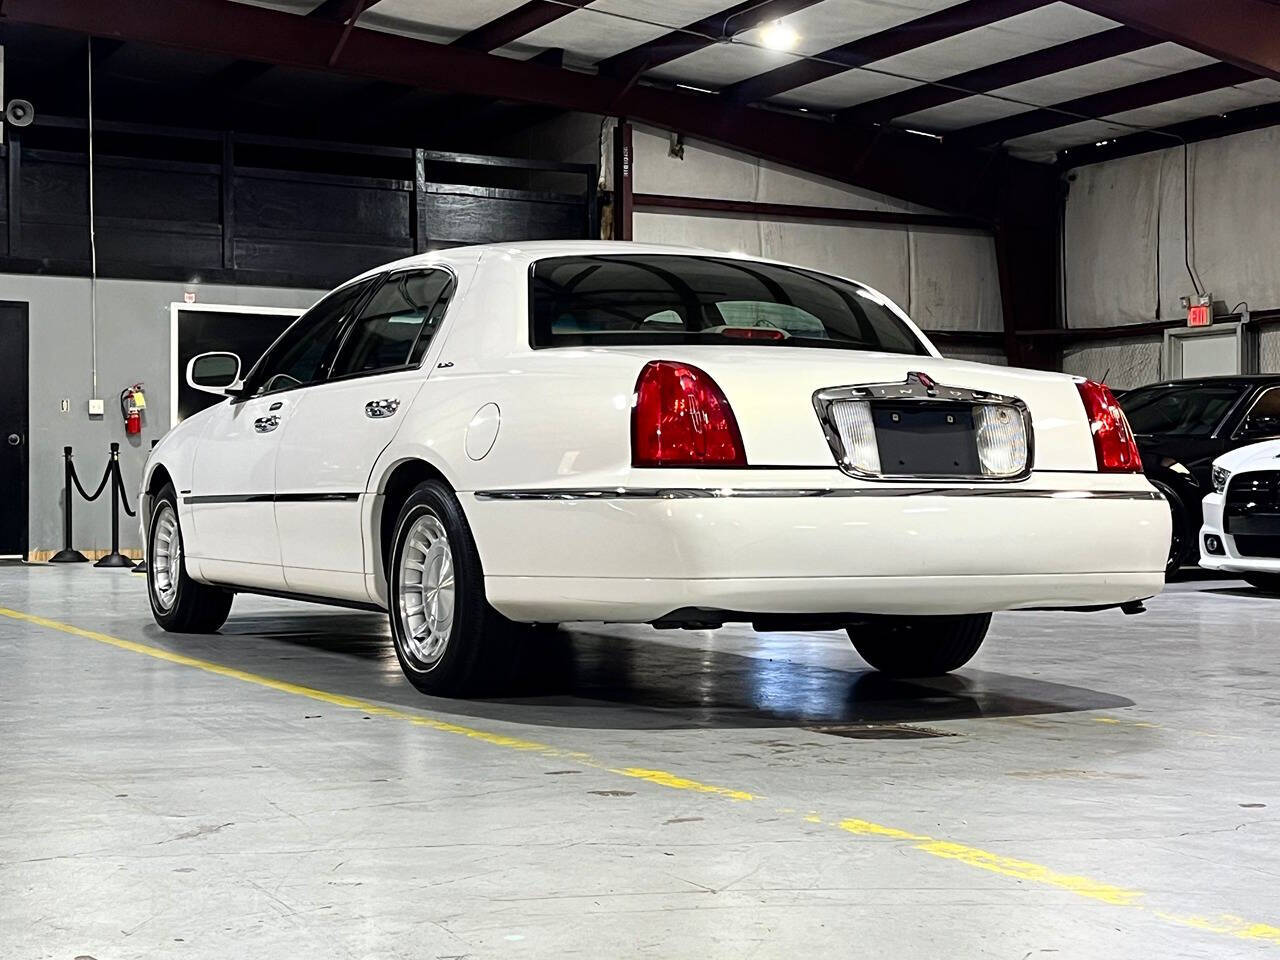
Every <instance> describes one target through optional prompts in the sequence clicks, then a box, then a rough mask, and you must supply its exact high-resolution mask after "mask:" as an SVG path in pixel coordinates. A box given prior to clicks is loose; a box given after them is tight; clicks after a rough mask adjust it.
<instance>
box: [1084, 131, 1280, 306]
mask: <svg viewBox="0 0 1280 960" xmlns="http://www.w3.org/2000/svg"><path fill="white" fill-rule="evenodd" d="M1278 157H1280V127H1271V128H1268V129H1265V130H1254V131H1250V132H1248V133H1239V134H1235V135H1232V136H1229V137H1221V138H1219V139H1216V140H1207V141H1204V142H1202V143H1193V144H1190V145H1189V146H1188V147H1187V156H1186V159H1187V161H1188V163H1187V166H1188V168H1189V180H1188V182H1189V183H1190V197H1191V202H1190V205H1189V207H1190V210H1189V212H1190V217H1189V219H1188V220H1187V221H1186V222H1187V223H1188V225H1189V227H1190V237H1191V244H1190V252H1191V259H1192V263H1193V265H1194V266H1195V268H1196V272H1197V273H1198V274H1199V276H1200V279H1201V281H1202V283H1203V285H1204V287H1205V288H1206V289H1207V290H1209V291H1210V292H1212V293H1213V295H1214V298H1215V299H1218V300H1224V301H1226V305H1227V307H1228V308H1230V307H1232V306H1233V305H1235V304H1236V303H1238V302H1239V301H1241V300H1244V301H1247V302H1248V303H1249V305H1250V307H1251V308H1252V309H1253V310H1263V309H1274V308H1277V307H1280V268H1278V259H1280V258H1278V255H1277V251H1280V162H1277V158H1278ZM1183 160H1184V157H1183V148H1182V147H1180V146H1179V147H1173V148H1170V149H1167V150H1161V151H1158V152H1155V153H1148V154H1141V155H1139V156H1136V157H1126V158H1123V159H1120V160H1113V161H1109V162H1107V163H1099V164H1093V165H1091V166H1086V167H1080V168H1078V169H1077V170H1075V171H1073V175H1074V177H1075V179H1074V181H1073V182H1071V184H1070V194H1069V195H1068V198H1067V215H1066V257H1065V272H1066V299H1067V305H1066V306H1067V325H1068V326H1070V327H1077V328H1080V327H1101V326H1112V325H1116V324H1123V323H1141V322H1145V321H1152V320H1170V319H1178V318H1181V317H1184V316H1185V315H1186V314H1185V311H1183V310H1182V308H1181V306H1180V304H1179V302H1178V298H1179V297H1181V296H1185V295H1189V294H1191V293H1192V292H1193V286H1192V283H1191V279H1190V277H1189V276H1188V274H1187V268H1186V265H1185V263H1184V244H1183V223H1184V217H1183V202H1184V191H1183Z"/></svg>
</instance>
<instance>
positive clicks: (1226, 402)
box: [1119, 374, 1280, 570]
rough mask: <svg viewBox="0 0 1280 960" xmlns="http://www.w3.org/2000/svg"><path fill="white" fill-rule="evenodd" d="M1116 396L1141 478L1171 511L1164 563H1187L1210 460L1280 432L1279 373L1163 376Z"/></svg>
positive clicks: (1193, 554) (1193, 551) (1193, 550)
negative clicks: (1137, 454)
mask: <svg viewBox="0 0 1280 960" xmlns="http://www.w3.org/2000/svg"><path fill="white" fill-rule="evenodd" d="M1119 399H1120V406H1121V407H1123V408H1124V412H1125V415H1126V416H1127V417H1128V418H1129V425H1130V426H1131V427H1132V428H1133V432H1134V433H1135V434H1136V435H1137V438H1138V449H1139V450H1140V451H1141V453H1142V466H1143V470H1144V471H1145V473H1146V475H1147V479H1149V480H1150V481H1151V483H1152V484H1153V485H1154V486H1155V487H1156V488H1157V489H1158V490H1159V491H1160V492H1161V493H1163V494H1164V495H1165V497H1166V498H1167V499H1168V501H1169V510H1170V512H1171V513H1172V514H1173V535H1172V537H1171V538H1170V544H1169V569H1170V570H1176V569H1177V568H1178V567H1180V566H1182V565H1183V564H1186V563H1194V562H1195V561H1196V560H1197V558H1198V557H1199V550H1198V548H1197V545H1196V537H1197V535H1198V533H1199V530H1200V524H1201V520H1202V514H1201V501H1202V500H1203V498H1204V497H1205V495H1206V494H1208V493H1209V492H1211V491H1212V490H1213V482H1212V479H1211V477H1210V471H1211V470H1212V468H1213V461H1214V459H1215V458H1217V457H1219V456H1221V455H1222V454H1224V453H1226V452H1227V451H1228V450H1234V449H1235V448H1236V447H1242V446H1244V445H1245V444H1249V443H1255V442H1257V441H1259V440H1267V439H1271V438H1273V437H1280V376H1278V375H1274V374H1267V375H1256V376H1235V377H1204V378H1202V379H1198V380H1170V381H1166V382H1164V383H1154V384H1152V385H1150V386H1147V387H1139V388H1138V389H1136V390H1130V391H1128V392H1126V393H1124V394H1121V395H1120V397H1119Z"/></svg>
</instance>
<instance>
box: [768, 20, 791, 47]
mask: <svg viewBox="0 0 1280 960" xmlns="http://www.w3.org/2000/svg"><path fill="white" fill-rule="evenodd" d="M760 39H761V40H762V41H763V42H764V45H765V46H766V47H768V48H769V49H770V50H790V49H792V48H793V47H795V45H796V44H797V43H799V42H800V34H798V33H796V32H795V30H793V29H792V28H791V27H789V26H787V25H786V24H785V23H783V22H782V21H781V20H775V21H773V23H771V24H769V25H768V26H767V27H765V28H764V30H762V31H761V33H760Z"/></svg>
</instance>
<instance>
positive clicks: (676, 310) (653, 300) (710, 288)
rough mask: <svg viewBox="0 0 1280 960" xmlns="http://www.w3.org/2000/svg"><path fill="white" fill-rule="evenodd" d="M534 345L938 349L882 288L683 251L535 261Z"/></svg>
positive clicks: (917, 352)
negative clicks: (901, 314) (902, 315)
mask: <svg viewBox="0 0 1280 960" xmlns="http://www.w3.org/2000/svg"><path fill="white" fill-rule="evenodd" d="M530 300H531V305H530V306H531V313H532V326H533V329H532V335H531V343H532V345H533V346H534V347H559V346H583V345H605V344H618V345H624V344H625V345H631V344H673V343H734V344H750V345H753V346H761V347H787V346H793V347H833V348H837V349H846V350H876V351H883V352H887V353H906V354H915V355H928V350H927V349H926V347H925V345H924V343H923V342H921V340H920V338H919V337H917V336H916V335H915V334H914V333H912V331H911V329H910V328H909V327H908V326H907V325H906V324H905V323H903V322H902V320H901V319H899V317H898V316H897V314H895V313H894V312H893V310H892V309H890V307H889V306H888V304H887V303H885V301H884V300H883V299H882V298H881V297H880V296H879V295H878V294H876V293H874V292H873V291H871V290H868V289H867V288H865V287H862V286H860V285H858V284H856V283H850V282H849V281H847V280H839V279H837V278H835V277H828V276H825V275H823V274H820V273H815V272H813V271H810V270H802V269H800V268H798V267H784V266H778V265H775V264H768V263H757V262H755V261H751V260H734V259H729V258H720V257H696V256H686V255H676V254H628V255H621V256H586V257H554V258H551V259H547V260H540V261H538V262H537V263H535V264H534V266H533V271H532V277H531V283H530Z"/></svg>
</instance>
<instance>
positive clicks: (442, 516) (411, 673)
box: [387, 480, 525, 697]
mask: <svg viewBox="0 0 1280 960" xmlns="http://www.w3.org/2000/svg"><path fill="white" fill-rule="evenodd" d="M420 521H421V522H422V523H423V524H424V525H425V526H428V527H434V525H435V524H438V526H439V527H440V528H443V532H444V534H445V537H446V538H447V539H446V542H445V545H444V546H445V549H447V551H448V554H449V556H450V558H451V563H452V590H453V594H452V615H451V617H450V624H449V628H448V633H447V635H446V636H445V638H444V640H443V644H442V647H441V649H439V650H434V649H428V648H427V645H428V644H429V643H430V640H431V639H432V638H434V637H435V636H436V633H435V630H434V627H433V626H431V623H432V622H433V620H432V619H431V618H430V617H429V614H428V613H427V611H428V610H429V608H430V602H429V601H428V599H427V593H428V591H427V590H425V589H423V590H421V591H418V590H416V588H410V589H406V588H405V586H404V585H403V584H402V582H401V580H402V564H403V563H404V561H405V556H406V551H411V554H410V556H411V558H412V556H413V555H414V554H417V553H419V552H420V551H419V550H418V547H417V546H416V545H415V546H410V535H411V534H413V533H414V532H415V528H417V526H418V524H419V522H420ZM421 537H422V533H418V534H417V535H415V537H414V543H415V544H420V543H422V542H424V541H423V540H422V539H421ZM414 562H416V561H414ZM437 562H438V560H433V559H429V557H428V554H426V553H424V554H423V560H422V564H423V567H424V570H423V572H422V578H421V579H422V582H423V583H424V584H425V583H426V581H427V577H428V573H427V570H426V569H425V568H427V567H429V566H430V565H431V564H434V563H437ZM437 569H438V567H437ZM414 592H416V593H417V596H418V597H419V598H421V604H420V605H418V604H415V603H413V602H412V601H413V600H414V597H413V596H412V595H411V594H412V593H414ZM387 596H388V599H389V601H390V602H389V604H388V607H389V615H390V618H391V636H392V639H393V641H394V642H395V648H396V659H398V660H399V661H400V669H402V670H403V671H404V675H405V676H406V677H407V678H408V679H409V682H410V683H412V684H413V685H414V686H415V687H417V688H418V689H419V690H420V691H422V692H423V693H427V694H432V695H434V696H442V697H469V696H477V695H481V694H486V693H495V692H498V691H500V690H501V689H502V688H503V687H505V686H506V685H507V684H508V683H510V681H511V678H512V674H513V672H514V670H515V662H516V657H515V652H516V651H515V649H514V645H515V643H516V642H517V640H518V638H519V636H520V635H521V634H522V633H523V632H525V628H522V627H521V626H520V625H518V624H515V623H513V622H512V621H510V620H508V619H507V618H506V617H503V616H502V615H501V614H500V613H498V612H497V611H496V610H494V609H493V607H491V606H489V601H488V600H487V599H486V598H485V593H484V571H483V569H482V568H481V566H480V554H479V553H478V552H477V550H476V544H475V539H474V538H473V537H472V535H471V528H470V526H469V525H468V524H467V518H466V516H465V515H464V514H463V512H462V506H461V505H460V504H459V503H458V499H457V497H455V496H454V495H453V491H452V490H450V489H449V488H448V487H447V486H445V485H444V484H443V483H440V482H438V481H435V480H428V481H425V482H424V483H421V484H419V485H418V486H417V487H416V488H414V491H413V493H412V494H410V496H409V499H408V500H406V501H405V503H404V506H403V507H401V508H400V516H399V517H398V518H397V520H396V525H395V538H394V540H393V541H392V546H391V562H390V563H389V564H388V565H387ZM419 614H421V615H422V616H423V621H424V622H423V628H424V630H425V631H430V632H429V633H427V639H423V638H416V634H415V635H414V636H411V633H412V632H413V630H412V624H411V616H413V615H419Z"/></svg>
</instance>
